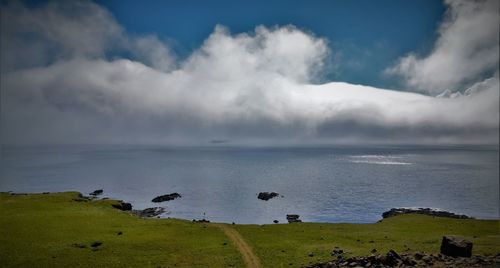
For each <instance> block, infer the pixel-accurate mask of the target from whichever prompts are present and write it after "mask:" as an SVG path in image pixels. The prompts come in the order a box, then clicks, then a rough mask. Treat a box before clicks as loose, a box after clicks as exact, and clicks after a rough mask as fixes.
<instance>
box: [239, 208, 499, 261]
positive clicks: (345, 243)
mask: <svg viewBox="0 0 500 268" xmlns="http://www.w3.org/2000/svg"><path fill="white" fill-rule="evenodd" d="M235 228H236V229H237V230H238V231H239V232H240V234H241V235H242V236H243V237H244V238H245V240H246V241H247V243H249V244H250V245H251V246H252V248H253V249H254V251H255V253H256V254H257V255H258V256H259V257H260V258H261V261H262V264H263V265H264V266H266V267H290V263H292V267H298V266H302V265H306V264H309V263H316V262H321V261H328V260H332V259H333V257H331V256H330V252H331V251H332V249H333V248H334V247H336V246H337V247H339V248H341V249H343V250H344V251H347V252H348V254H346V255H351V256H355V255H358V256H359V255H370V254H371V252H370V251H371V250H372V249H377V251H378V253H382V254H385V253H387V251H389V250H390V249H394V250H396V251H397V252H400V253H405V252H417V251H419V252H427V253H439V247H440V245H441V239H442V237H443V235H449V234H453V235H460V236H463V237H465V238H467V239H469V240H471V241H473V243H474V248H473V254H493V253H495V254H496V253H500V235H499V231H500V229H499V228H500V221H493V220H458V219H450V218H437V217H431V216H425V215H402V216H397V217H392V218H388V219H384V220H383V221H381V222H379V223H373V224H342V223H337V224H325V223H299V224H295V223H294V224H277V225H263V226H256V225H237V226H236V227H235ZM309 253H313V254H314V256H313V257H310V256H309Z"/></svg>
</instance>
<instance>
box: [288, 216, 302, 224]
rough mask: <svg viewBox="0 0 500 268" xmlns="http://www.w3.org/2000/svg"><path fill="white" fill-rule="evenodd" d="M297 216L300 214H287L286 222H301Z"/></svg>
mask: <svg viewBox="0 0 500 268" xmlns="http://www.w3.org/2000/svg"><path fill="white" fill-rule="evenodd" d="M299 217H300V216H299V215H297V214H287V215H286V220H287V221H288V223H294V222H302V221H301V220H299Z"/></svg>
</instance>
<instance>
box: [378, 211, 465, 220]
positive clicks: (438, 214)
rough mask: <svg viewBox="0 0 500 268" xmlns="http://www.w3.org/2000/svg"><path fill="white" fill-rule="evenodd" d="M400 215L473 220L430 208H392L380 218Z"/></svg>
mask: <svg viewBox="0 0 500 268" xmlns="http://www.w3.org/2000/svg"><path fill="white" fill-rule="evenodd" d="M402 214H422V215H429V216H435V217H446V218H454V219H473V218H472V217H469V216H466V215H459V214H455V213H451V212H448V211H443V210H435V209H431V208H418V209H412V208H392V209H391V210H389V211H386V212H384V213H382V218H384V219H385V218H389V217H394V216H397V215H402Z"/></svg>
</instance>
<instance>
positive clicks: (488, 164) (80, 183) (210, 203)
mask: <svg viewBox="0 0 500 268" xmlns="http://www.w3.org/2000/svg"><path fill="white" fill-rule="evenodd" d="M101 188H102V189H104V195H103V196H102V197H110V198H118V199H122V200H124V201H126V202H131V203H132V205H133V206H134V208H137V209H143V208H146V207H153V206H158V205H160V206H163V207H165V208H166V209H167V210H168V211H169V213H168V214H164V215H163V217H175V218H183V219H201V218H207V219H209V220H211V221H217V222H236V223H258V224H262V223H272V221H273V220H275V219H276V220H279V221H280V222H286V219H285V216H286V214H292V213H293V214H299V215H300V216H301V219H302V220H304V221H313V222H360V223H362V222H375V221H377V220H379V219H381V213H382V212H384V211H386V210H389V209H390V208H393V207H431V208H438V209H443V210H447V211H451V212H455V213H463V214H466V215H470V216H474V217H477V218H487V219H492V218H498V216H499V214H498V213H499V150H498V146H493V147H488V146H440V147H437V146H436V147H429V146H372V147H355V146H335V147H294V148H285V147H276V148H249V147H230V146H206V147H167V146H120V145H107V146H102V145H92V146H91V145H85V146H84V145H80V146H28V147H26V146H24V147H11V146H4V147H2V148H1V152H0V191H14V192H45V191H50V192H56V191H69V190H75V191H80V192H82V193H84V194H88V193H89V192H91V191H93V190H95V189H101ZM261 191H276V192H278V193H280V194H281V195H283V197H280V198H275V199H271V200H269V201H267V202H266V201H261V200H258V199H257V193H259V192H261ZM172 192H178V193H180V194H181V195H182V198H179V199H176V200H173V201H169V202H164V203H160V204H157V203H152V202H151V199H152V198H153V197H155V196H157V195H161V194H167V193H172Z"/></svg>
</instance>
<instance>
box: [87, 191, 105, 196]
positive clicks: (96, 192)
mask: <svg viewBox="0 0 500 268" xmlns="http://www.w3.org/2000/svg"><path fill="white" fill-rule="evenodd" d="M102 193H104V190H103V189H99V190H95V191H93V192H92V193H90V194H89V195H92V196H98V195H101V194H102Z"/></svg>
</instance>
